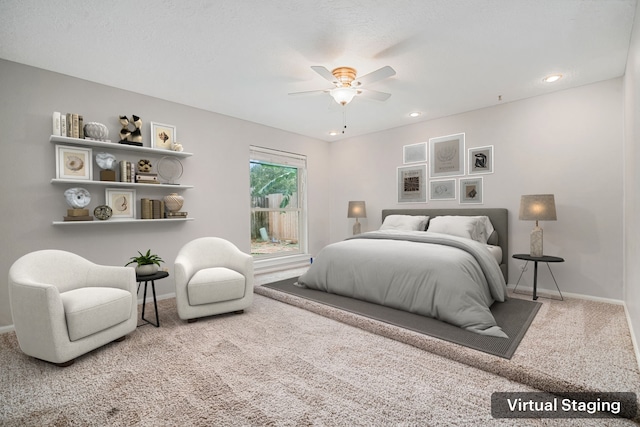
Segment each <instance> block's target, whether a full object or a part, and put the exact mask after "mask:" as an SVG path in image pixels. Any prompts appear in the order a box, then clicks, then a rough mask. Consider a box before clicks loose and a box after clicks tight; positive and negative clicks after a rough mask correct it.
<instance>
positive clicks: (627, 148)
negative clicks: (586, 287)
mask: <svg viewBox="0 0 640 427" xmlns="http://www.w3.org/2000/svg"><path fill="white" fill-rule="evenodd" d="M635 16H636V23H637V22H638V20H639V19H640V4H639V5H638V9H637V10H636V15H635ZM624 97H625V127H624V129H625V135H624V140H625V144H624V158H625V162H624V184H625V185H624V301H625V303H626V306H627V314H628V316H629V319H630V324H631V333H632V334H633V337H634V343H635V346H636V354H638V343H640V263H639V262H638V261H640V224H639V223H638V220H639V219H640V166H639V165H640V142H639V141H640V27H639V26H638V25H634V27H633V34H632V38H631V46H630V49H629V57H628V59H627V70H626V73H625V78H624ZM638 362H639V363H640V360H639V361H638Z"/></svg>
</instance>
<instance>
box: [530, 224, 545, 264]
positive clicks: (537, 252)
mask: <svg viewBox="0 0 640 427" xmlns="http://www.w3.org/2000/svg"><path fill="white" fill-rule="evenodd" d="M530 255H531V256H532V257H541V256H542V228H540V227H538V226H536V227H535V228H534V229H533V230H531V248H530Z"/></svg>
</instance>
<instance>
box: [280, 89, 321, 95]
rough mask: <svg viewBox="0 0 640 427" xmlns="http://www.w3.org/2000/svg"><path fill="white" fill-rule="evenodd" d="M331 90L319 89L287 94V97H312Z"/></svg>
mask: <svg viewBox="0 0 640 427" xmlns="http://www.w3.org/2000/svg"><path fill="white" fill-rule="evenodd" d="M330 90H331V89H320V90H305V91H302V92H291V93H289V95H294V96H298V95H314V94H318V93H329V91H330Z"/></svg>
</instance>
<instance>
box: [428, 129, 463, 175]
mask: <svg viewBox="0 0 640 427" xmlns="http://www.w3.org/2000/svg"><path fill="white" fill-rule="evenodd" d="M464 157H465V151H464V133H456V134H453V135H447V136H440V137H437V138H431V139H429V159H430V161H429V177H430V178H438V177H451V176H459V175H464V163H465V161H464Z"/></svg>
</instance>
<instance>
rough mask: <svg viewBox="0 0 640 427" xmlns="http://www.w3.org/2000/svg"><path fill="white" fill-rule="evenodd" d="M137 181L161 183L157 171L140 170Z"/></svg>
mask: <svg viewBox="0 0 640 427" xmlns="http://www.w3.org/2000/svg"><path fill="white" fill-rule="evenodd" d="M136 182H139V183H141V184H160V181H159V180H158V174H157V173H150V172H138V173H136Z"/></svg>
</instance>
